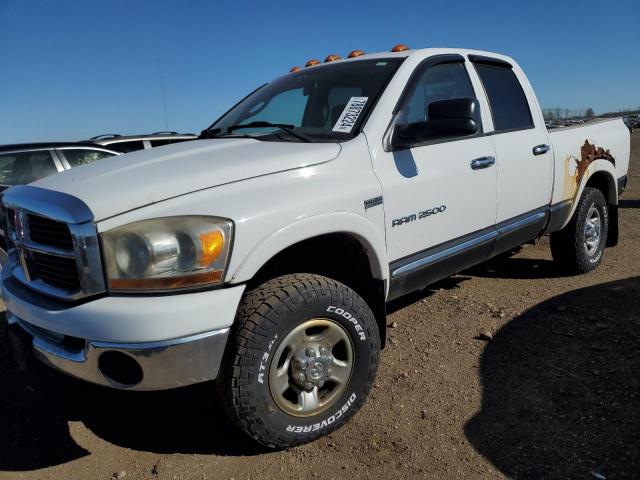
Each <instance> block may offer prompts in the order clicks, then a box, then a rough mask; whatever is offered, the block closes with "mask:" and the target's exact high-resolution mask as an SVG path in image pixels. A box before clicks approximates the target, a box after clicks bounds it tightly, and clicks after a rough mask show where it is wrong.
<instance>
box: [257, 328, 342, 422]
mask: <svg viewBox="0 0 640 480" xmlns="http://www.w3.org/2000/svg"><path fill="white" fill-rule="evenodd" d="M352 371H353V344H352V342H351V338H350V337H349V334H348V333H347V331H346V330H345V328H344V327H342V326H341V325H340V324H338V323H337V322H334V321H333V320H329V319H323V318H314V319H311V320H308V321H306V322H303V323H302V324H300V325H298V326H297V327H295V328H294V329H293V330H291V332H289V334H287V336H286V337H285V338H284V340H283V341H282V343H280V345H279V346H278V349H277V350H276V352H275V354H274V356H273V359H272V361H271V367H270V368H269V389H270V391H271V396H272V397H273V400H274V401H275V402H276V404H277V405H278V406H279V407H280V408H281V409H282V410H283V411H284V412H286V413H288V414H290V415H294V416H297V417H310V416H313V415H317V414H318V413H320V412H322V411H323V410H325V409H326V408H329V407H330V406H331V405H332V404H333V403H334V402H335V401H336V400H337V399H338V398H340V395H342V393H343V392H344V389H345V388H346V386H347V384H348V383H349V380H350V379H351V373H352Z"/></svg>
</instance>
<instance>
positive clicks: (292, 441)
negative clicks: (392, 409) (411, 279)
mask: <svg viewBox="0 0 640 480" xmlns="http://www.w3.org/2000/svg"><path fill="white" fill-rule="evenodd" d="M379 352H380V337H379V332H378V326H377V323H376V320H375V317H374V315H373V313H372V312H371V309H370V308H369V306H368V305H367V304H366V303H365V302H364V300H363V299H362V298H361V297H360V296H359V295H358V294H356V293H355V292H354V291H353V290H351V289H350V288H349V287H347V286H345V285H343V284H341V283H339V282H337V281H334V280H331V279H328V278H325V277H321V276H319V275H311V274H293V275H285V276H282V277H278V278H275V279H273V280H270V281H268V282H266V283H264V284H263V285H260V286H259V287H257V288H256V289H254V290H252V291H250V292H249V293H247V294H246V296H245V298H244V300H243V301H242V303H241V305H240V308H239V310H238V315H237V317H236V322H235V324H234V332H233V335H232V336H231V337H230V338H229V343H228V346H227V351H226V352H225V358H224V360H223V364H222V368H221V373H220V376H219V378H218V382H217V383H218V388H219V391H220V394H221V395H220V397H221V398H222V400H223V403H224V405H225V409H226V410H227V413H228V414H229V416H230V417H231V418H232V419H233V420H234V421H235V423H236V425H238V426H239V427H240V429H241V430H243V431H244V432H245V433H247V434H248V435H249V436H251V437H252V438H253V439H254V440H256V441H257V442H259V443H261V444H263V445H266V446H268V447H271V448H286V447H291V446H295V445H300V444H303V443H307V442H310V441H313V440H315V439H317V438H319V437H321V436H323V435H327V434H328V433H330V432H332V431H334V430H335V429H337V428H338V427H340V426H341V425H343V424H345V423H346V422H347V421H348V420H349V419H350V418H351V417H352V416H353V415H354V414H355V413H356V412H357V411H358V409H359V408H360V407H361V406H362V404H363V403H364V401H365V400H366V398H367V396H368V394H369V391H370V389H371V387H372V386H373V382H374V380H375V375H376V372H377V369H378V357H379Z"/></svg>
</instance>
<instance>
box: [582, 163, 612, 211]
mask: <svg viewBox="0 0 640 480" xmlns="http://www.w3.org/2000/svg"><path fill="white" fill-rule="evenodd" d="M585 187H594V188H597V189H598V190H600V191H601V192H602V194H603V195H604V198H606V199H607V203H609V204H610V205H615V204H616V203H618V202H617V201H616V193H617V192H616V191H615V190H614V189H615V188H616V187H615V184H614V183H612V180H611V175H609V174H608V173H607V172H603V171H600V172H596V173H594V174H593V175H591V177H590V178H589V180H588V181H587V184H586V185H585Z"/></svg>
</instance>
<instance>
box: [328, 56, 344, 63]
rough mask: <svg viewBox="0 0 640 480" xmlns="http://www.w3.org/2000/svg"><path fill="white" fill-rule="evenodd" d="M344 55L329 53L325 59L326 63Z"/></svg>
mask: <svg viewBox="0 0 640 480" xmlns="http://www.w3.org/2000/svg"><path fill="white" fill-rule="evenodd" d="M341 58H342V57H341V56H340V55H335V54H331V55H327V58H325V59H324V61H325V63H326V62H333V61H335V60H340V59H341Z"/></svg>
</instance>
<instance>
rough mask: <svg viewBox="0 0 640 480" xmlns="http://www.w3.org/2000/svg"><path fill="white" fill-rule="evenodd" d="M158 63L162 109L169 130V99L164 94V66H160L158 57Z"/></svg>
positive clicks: (165, 124)
mask: <svg viewBox="0 0 640 480" xmlns="http://www.w3.org/2000/svg"><path fill="white" fill-rule="evenodd" d="M156 64H157V65H158V79H159V80H160V92H161V93H162V110H163V112H164V126H165V127H166V129H167V130H169V116H168V115H167V99H166V98H165V95H164V81H163V80H162V68H161V67H160V58H158V57H156Z"/></svg>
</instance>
